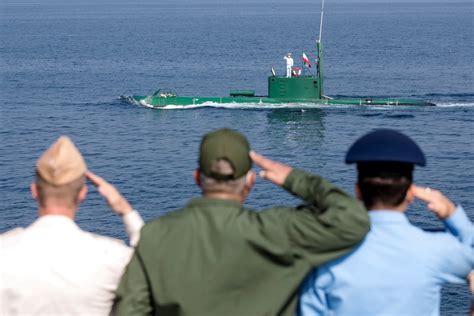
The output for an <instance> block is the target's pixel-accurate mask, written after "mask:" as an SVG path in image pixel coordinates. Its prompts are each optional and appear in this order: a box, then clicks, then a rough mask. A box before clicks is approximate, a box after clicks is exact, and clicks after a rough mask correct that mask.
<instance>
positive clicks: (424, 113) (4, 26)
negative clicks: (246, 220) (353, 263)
mask: <svg viewBox="0 0 474 316" xmlns="http://www.w3.org/2000/svg"><path fill="white" fill-rule="evenodd" d="M288 7H290V8H288ZM325 11H326V12H325V23H324V32H323V43H324V48H325V51H324V61H325V69H324V70H325V78H326V81H325V84H326V85H325V94H327V95H330V96H373V97H375V96H379V97H401V98H418V99H423V100H428V101H431V102H434V103H436V104H437V105H438V106H436V107H411V108H410V107H399V108H394V107H356V106H348V107H342V106H335V107H327V106H316V107H315V108H311V109H305V110H301V109H298V108H297V105H296V106H290V107H288V108H277V107H275V106H260V105H258V106H256V105H253V106H252V105H240V106H238V107H236V106H234V105H231V104H229V105H224V106H223V107H220V108H216V107H202V108H195V109H187V110H181V109H167V110H152V109H148V108H144V107H140V106H137V105H133V104H130V103H126V102H123V101H121V100H119V99H118V96H119V95H121V94H133V93H136V94H148V93H152V92H153V91H154V90H156V89H157V88H170V89H173V90H174V91H176V92H177V93H178V94H180V95H204V96H205V95H208V96H225V95H227V94H228V91H229V90H230V89H239V88H240V89H255V90H256V92H257V93H258V94H266V86H267V81H266V77H267V76H268V75H269V73H270V69H271V67H274V68H275V69H276V70H277V73H280V74H281V73H283V71H284V61H283V59H282V58H283V55H284V54H286V53H287V52H293V54H294V55H299V54H301V53H302V52H303V51H305V52H306V53H307V54H309V55H310V58H311V59H313V58H314V48H313V46H314V41H315V39H316V37H317V34H318V30H319V3H316V4H291V5H288V4H260V5H256V4H248V5H242V4H241V5H229V4H226V5H221V4H219V5H205V4H201V5H197V4H196V5H159V4H149V3H148V4H141V5H139V4H133V5H125V4H109V5H99V4H88V5H72V4H70V5H66V4H54V5H53V4H50V5H46V4H44V5H39V4H31V3H30V4H21V3H20V4H19V3H14V2H11V1H10V2H7V1H3V2H1V3H0V43H1V44H0V56H1V58H0V80H1V81H0V100H1V106H0V141H1V147H0V191H1V196H2V206H1V212H0V233H1V232H5V231H7V230H9V229H11V228H13V227H16V226H19V225H21V226H25V225H28V224H30V223H31V222H32V221H33V220H34V219H35V216H36V205H35V202H34V201H33V200H32V199H31V198H30V196H29V184H30V183H31V181H32V180H33V175H34V164H35V161H36V159H37V158H38V156H39V155H40V154H41V152H42V151H44V150H45V149H46V148H47V147H48V146H49V145H50V144H51V143H52V142H53V141H54V140H55V139H56V138H57V137H58V136H59V135H61V134H67V135H70V136H71V137H72V138H73V140H74V141H75V142H76V144H77V146H78V147H79V149H80V150H81V151H82V152H83V154H84V156H85V158H86V160H87V162H88V164H89V167H90V169H91V170H92V171H94V172H96V173H97V174H99V175H101V176H103V177H105V178H106V179H108V180H109V181H111V182H112V183H114V184H115V185H117V187H118V188H119V189H120V190H121V191H122V192H123V193H124V195H125V196H126V197H128V198H129V200H130V201H131V202H132V204H133V205H134V206H135V208H136V209H138V210H140V212H141V214H142V215H143V217H144V218H145V219H146V220H150V219H151V218H154V217H156V216H158V215H160V214H164V213H166V212H170V211H172V210H173V209H175V208H177V207H180V206H182V205H183V203H185V202H186V201H187V200H188V199H190V198H191V197H193V196H196V195H198V194H199V191H198V189H197V188H196V186H195V185H194V183H193V180H192V178H191V173H192V171H193V169H194V168H195V167H196V157H197V149H198V143H199V140H200V138H201V136H202V135H203V134H204V133H205V132H208V131H209V130H211V129H214V128H218V127H231V128H234V129H237V130H239V131H241V132H243V133H245V134H246V135H247V136H248V138H249V139H250V141H251V144H252V147H253V148H254V149H255V150H257V151H259V152H261V153H263V154H266V155H268V156H270V157H271V158H274V159H277V160H281V161H283V162H286V163H289V164H292V165H294V166H298V167H301V168H304V169H307V170H310V171H313V172H315V173H319V174H322V175H324V176H326V177H327V178H329V179H330V180H332V181H334V182H335V183H337V184H338V185H340V186H341V187H343V188H344V189H346V190H347V191H349V192H352V187H353V183H354V181H355V172H354V167H353V166H347V165H345V164H344V163H343V160H344V154H345V151H346V150H347V148H348V146H349V145H350V144H351V143H352V142H353V141H354V140H355V139H356V138H357V137H359V136H360V135H362V134H364V133H366V132H368V131H370V130H371V129H373V128H380V127H390V128H396V129H399V130H401V131H403V132H405V133H407V134H408V135H410V136H412V137H413V138H414V139H415V140H416V141H417V142H418V143H419V144H420V145H421V147H422V148H423V150H424V151H425V153H426V155H427V158H428V165H427V167H425V168H420V169H418V170H417V171H416V175H415V180H416V182H417V183H419V184H421V185H429V186H431V187H435V188H439V189H441V190H442V191H443V192H445V193H447V194H448V195H449V196H450V197H451V198H452V199H454V200H456V201H457V202H459V203H462V205H463V206H464V208H465V209H466V210H467V212H468V214H469V216H470V218H471V219H473V220H474V199H473V192H474V140H473V139H474V66H473V65H474V64H473V59H474V57H473V56H474V54H473V51H474V25H473V24H474V22H473V21H474V19H473V15H474V9H473V3H472V2H466V3H445V4H443V3H438V4H426V3H425V4H416V3H414V4H413V3H409V4H407V3H405V4H370V5H369V4H362V5H361V4H358V5H356V4H347V3H337V4H333V3H331V1H327V2H326V10H325ZM298 62H299V61H297V63H298ZM295 107H296V108H295ZM296 203H297V200H295V199H294V198H292V197H290V196H289V195H288V194H287V193H286V192H284V191H283V190H281V189H279V188H276V187H274V186H272V185H271V184H269V183H265V182H263V181H262V180H260V181H258V182H257V185H256V187H255V190H254V191H253V192H252V194H251V196H250V198H249V200H248V201H247V203H246V204H247V206H249V207H254V208H256V209H261V208H264V207H267V206H270V205H274V204H282V205H293V204H296ZM408 215H409V217H410V220H411V221H412V222H413V223H415V224H417V225H419V226H421V227H423V228H441V227H442V225H441V224H440V222H439V221H437V219H436V218H435V217H434V216H433V215H431V214H430V212H429V211H427V210H426V208H425V207H424V205H423V204H422V203H419V202H417V203H415V204H414V205H413V207H412V208H411V209H410V211H409V212H408ZM77 219H78V222H79V224H80V226H81V227H82V228H84V229H86V230H89V231H92V232H95V233H99V234H104V235H109V236H115V237H119V238H125V236H124V232H123V227H122V225H121V223H120V221H119V219H118V218H117V216H115V215H113V214H112V213H111V212H110V211H109V210H108V208H107V207H106V205H105V204H104V203H103V201H102V200H101V199H100V197H99V195H98V194H97V192H96V191H95V190H94V189H92V188H91V192H90V194H89V198H88V199H87V201H86V202H85V203H84V204H83V205H82V207H81V209H80V211H79V212H78V215H77ZM469 303H470V295H469V294H468V291H467V287H466V286H448V287H446V288H445V289H444V290H443V301H442V312H443V315H463V314H467V310H468V306H469Z"/></svg>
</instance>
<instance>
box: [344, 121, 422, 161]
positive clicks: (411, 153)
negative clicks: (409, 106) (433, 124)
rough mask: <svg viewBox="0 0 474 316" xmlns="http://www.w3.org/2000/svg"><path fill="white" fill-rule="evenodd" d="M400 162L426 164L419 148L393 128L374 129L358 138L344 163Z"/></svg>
mask: <svg viewBox="0 0 474 316" xmlns="http://www.w3.org/2000/svg"><path fill="white" fill-rule="evenodd" d="M359 162H402V163H411V164H415V165H419V166H425V165H426V159H425V155H424V154H423V151H422V150H421V148H420V147H419V146H418V145H417V144H416V143H415V142H414V141H413V140H412V139H411V138H410V137H408V136H406V135H404V134H402V133H400V132H398V131H396V130H393V129H386V128H383V129H376V130H374V131H372V132H370V133H368V134H366V135H364V136H362V137H361V138H359V139H358V140H357V141H356V142H355V143H354V144H353V145H352V146H351V148H349V151H348V152H347V154H346V163H348V164H351V163H359Z"/></svg>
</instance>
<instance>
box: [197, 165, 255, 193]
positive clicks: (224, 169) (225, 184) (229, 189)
mask: <svg viewBox="0 0 474 316" xmlns="http://www.w3.org/2000/svg"><path fill="white" fill-rule="evenodd" d="M210 170H211V171H212V172H215V173H219V174H222V175H231V174H233V173H234V168H233V167H232V165H231V164H230V162H229V161H227V160H226V159H219V160H216V161H214V162H213V163H212V164H211V167H210ZM245 182H246V175H243V176H242V177H240V178H238V179H230V180H217V179H214V178H211V177H208V176H206V175H205V174H203V173H201V183H200V184H201V189H202V191H203V192H204V193H230V194H240V193H241V192H242V191H243V190H244V188H245Z"/></svg>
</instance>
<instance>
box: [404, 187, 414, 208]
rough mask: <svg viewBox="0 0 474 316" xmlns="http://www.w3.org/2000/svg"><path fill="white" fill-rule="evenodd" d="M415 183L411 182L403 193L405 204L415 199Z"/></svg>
mask: <svg viewBox="0 0 474 316" xmlns="http://www.w3.org/2000/svg"><path fill="white" fill-rule="evenodd" d="M414 189H415V185H414V184H411V185H410V187H409V188H408V190H407V194H406V195H405V202H406V203H407V204H411V203H412V202H413V200H414V199H415V191H414Z"/></svg>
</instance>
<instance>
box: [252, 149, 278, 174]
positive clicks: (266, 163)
mask: <svg viewBox="0 0 474 316" xmlns="http://www.w3.org/2000/svg"><path fill="white" fill-rule="evenodd" d="M250 159H252V161H253V162H255V164H256V165H257V166H259V167H260V168H262V169H264V170H265V169H272V168H274V167H275V164H276V163H275V162H274V161H272V160H270V159H268V158H265V157H263V156H262V155H260V154H257V153H256V152H255V151H253V150H252V151H250Z"/></svg>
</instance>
